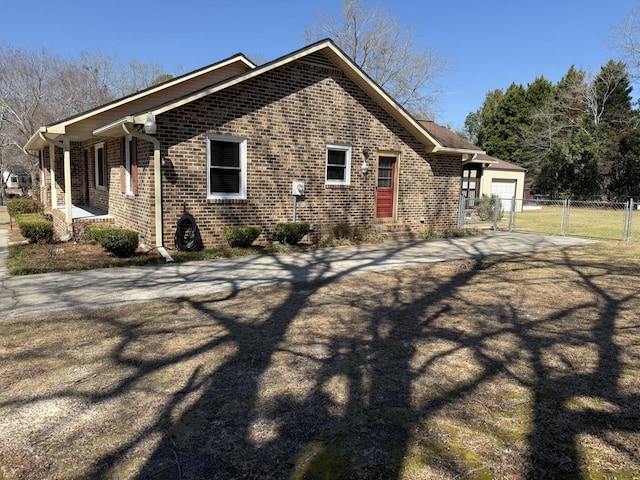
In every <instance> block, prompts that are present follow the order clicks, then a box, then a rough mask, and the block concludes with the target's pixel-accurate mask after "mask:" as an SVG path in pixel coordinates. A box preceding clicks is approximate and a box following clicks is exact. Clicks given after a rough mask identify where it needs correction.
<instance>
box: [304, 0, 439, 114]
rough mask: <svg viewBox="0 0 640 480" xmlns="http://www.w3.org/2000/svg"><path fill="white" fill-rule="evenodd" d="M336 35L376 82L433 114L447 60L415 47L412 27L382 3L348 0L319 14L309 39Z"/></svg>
mask: <svg viewBox="0 0 640 480" xmlns="http://www.w3.org/2000/svg"><path fill="white" fill-rule="evenodd" d="M327 37H329V38H332V39H333V40H334V41H335V42H336V44H337V45H338V46H339V47H340V48H342V49H343V50H344V51H345V52H346V53H347V55H349V56H350V57H351V58H352V59H353V60H354V62H355V63H356V64H357V65H359V66H360V67H361V68H362V69H363V70H364V71H365V72H366V73H367V74H368V75H369V76H370V77H371V78H372V79H373V80H374V81H375V82H376V83H377V84H378V85H380V86H381V87H383V88H384V89H385V90H386V91H387V93H389V95H391V96H392V97H393V98H394V99H395V100H396V101H397V102H398V103H400V105H402V106H403V107H404V108H406V109H407V110H409V111H410V112H411V113H413V114H415V115H418V116H422V117H424V118H433V116H434V113H435V111H436V110H437V101H438V97H439V94H440V93H441V90H440V87H439V85H437V83H436V80H437V79H438V78H439V77H441V76H442V75H443V74H444V73H445V72H446V67H447V62H446V61H445V60H443V59H442V58H440V57H439V56H438V54H437V53H436V51H435V50H434V49H433V48H431V47H429V48H426V49H424V50H416V49H415V47H414V44H413V37H412V30H411V28H404V27H401V26H400V24H399V23H398V22H397V21H396V20H394V19H393V18H391V17H390V16H389V15H388V14H387V13H386V12H384V11H383V10H381V9H380V8H373V9H372V8H368V7H366V6H364V5H362V3H361V2H360V0H344V1H343V4H342V14H341V15H340V16H338V17H331V16H328V15H321V16H318V17H316V24H315V27H314V28H307V29H306V31H305V40H306V41H307V42H313V41H317V40H320V39H322V38H327Z"/></svg>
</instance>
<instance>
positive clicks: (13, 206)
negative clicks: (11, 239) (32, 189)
mask: <svg viewBox="0 0 640 480" xmlns="http://www.w3.org/2000/svg"><path fill="white" fill-rule="evenodd" d="M43 210H44V207H43V206H42V203H41V202H40V201H39V200H35V199H33V198H19V199H17V200H11V201H10V202H8V203H7V212H8V213H9V215H11V216H12V217H13V218H16V215H20V214H21V213H42V212H43Z"/></svg>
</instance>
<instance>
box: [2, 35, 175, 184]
mask: <svg viewBox="0 0 640 480" xmlns="http://www.w3.org/2000/svg"><path fill="white" fill-rule="evenodd" d="M167 77H168V78H170V76H167V75H166V74H164V73H163V71H162V69H161V68H160V67H159V66H158V65H145V64H142V63H140V62H138V61H136V60H131V61H130V62H129V63H128V64H125V65H121V64H118V63H117V62H116V60H115V58H114V57H110V56H107V55H105V54H103V53H102V52H99V51H98V52H93V53H91V52H87V51H85V52H82V53H81V54H80V56H79V59H78V60H77V61H72V60H66V59H63V58H61V57H59V56H56V55H52V54H50V53H49V52H47V51H46V50H39V51H32V50H25V49H19V48H15V47H12V46H10V45H0V170H1V171H2V172H4V171H5V170H7V169H9V168H12V169H24V170H27V171H31V172H32V173H34V171H35V169H36V165H35V159H34V157H32V156H31V155H29V154H28V153H27V152H24V151H23V149H22V148H23V146H24V144H25V143H26V142H27V140H28V139H29V137H30V136H31V135H33V133H34V132H35V131H36V129H37V128H38V127H40V126H41V125H47V124H50V123H52V122H54V121H57V120H60V119H63V118H67V117H69V116H72V115H75V114H77V113H79V112H83V111H86V110H90V109H92V108H95V107H97V106H98V105H102V104H105V103H107V102H109V101H111V100H113V99H115V98H118V97H120V96H124V95H127V94H130V93H133V92H135V91H137V90H141V89H144V88H147V87H148V86H150V85H152V84H153V82H154V81H156V80H157V79H159V78H164V79H166V78H167ZM0 193H1V192H0Z"/></svg>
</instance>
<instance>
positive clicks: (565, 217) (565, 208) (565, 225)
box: [560, 199, 571, 235]
mask: <svg viewBox="0 0 640 480" xmlns="http://www.w3.org/2000/svg"><path fill="white" fill-rule="evenodd" d="M570 205H571V200H569V199H566V200H565V201H564V203H563V205H562V225H561V226H560V235H566V234H567V232H568V231H569V207H570Z"/></svg>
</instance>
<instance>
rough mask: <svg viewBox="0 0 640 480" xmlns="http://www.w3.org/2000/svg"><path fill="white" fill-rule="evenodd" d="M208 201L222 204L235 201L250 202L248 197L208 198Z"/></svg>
mask: <svg viewBox="0 0 640 480" xmlns="http://www.w3.org/2000/svg"><path fill="white" fill-rule="evenodd" d="M207 203H209V204H215V205H222V204H234V203H248V200H247V199H246V198H207Z"/></svg>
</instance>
